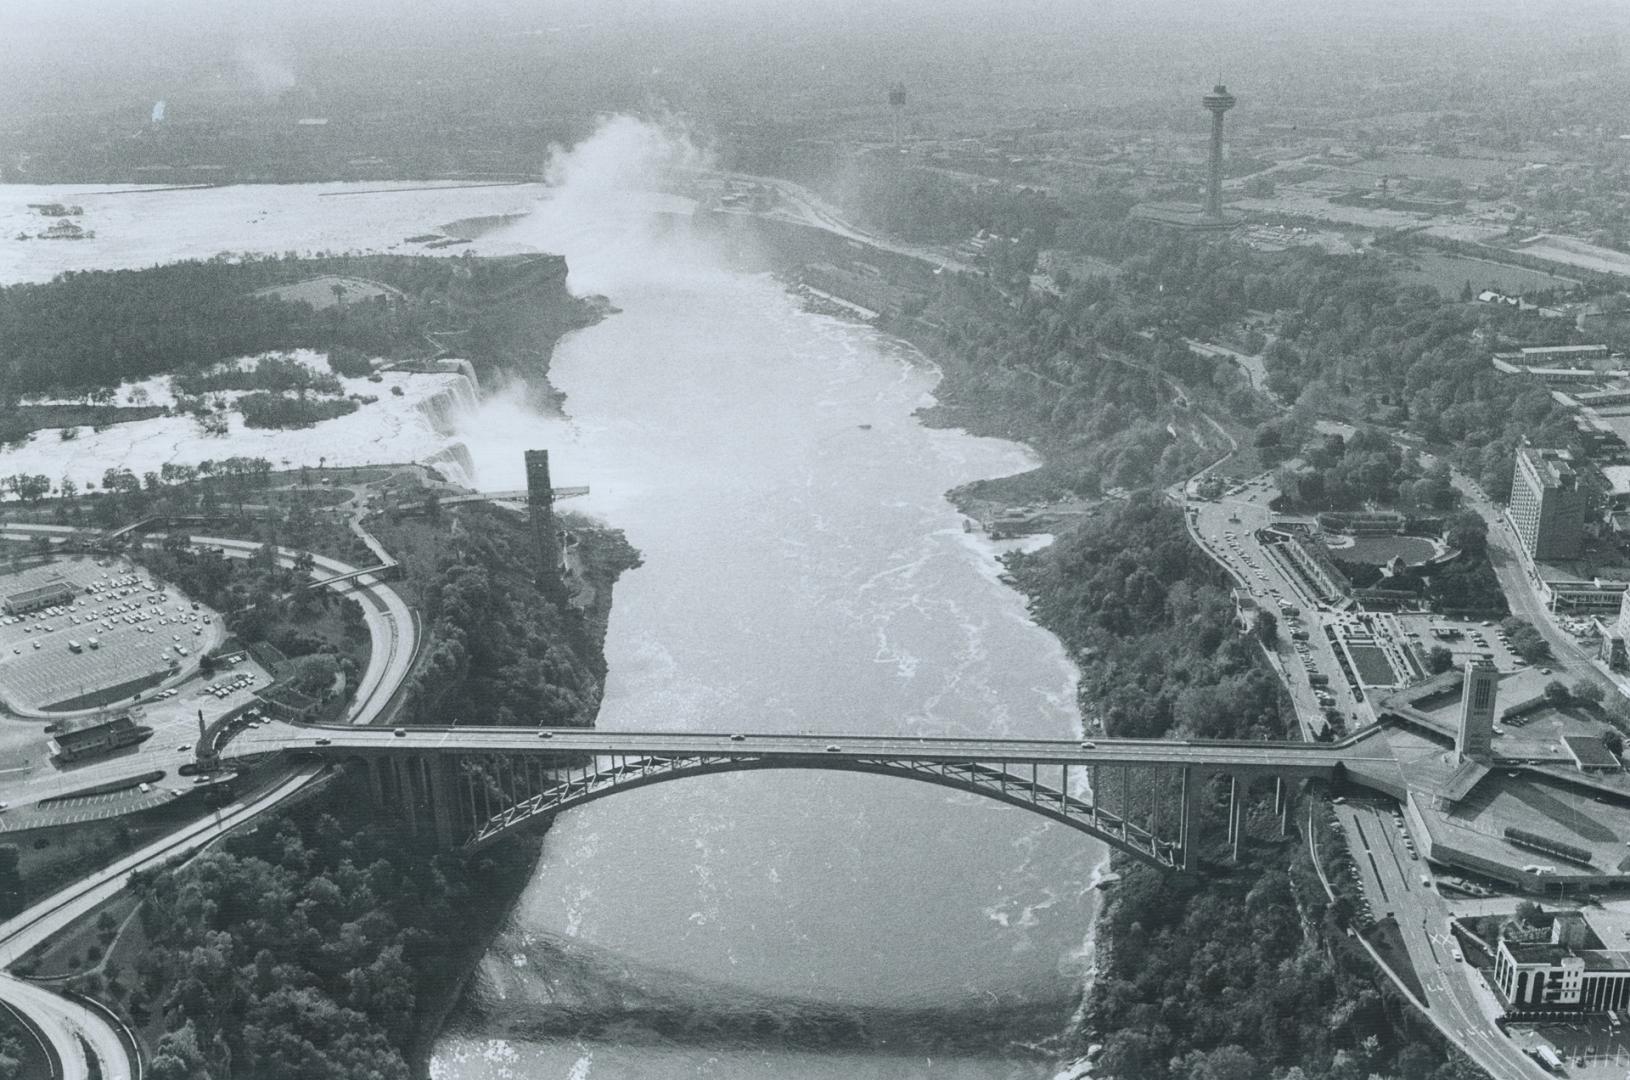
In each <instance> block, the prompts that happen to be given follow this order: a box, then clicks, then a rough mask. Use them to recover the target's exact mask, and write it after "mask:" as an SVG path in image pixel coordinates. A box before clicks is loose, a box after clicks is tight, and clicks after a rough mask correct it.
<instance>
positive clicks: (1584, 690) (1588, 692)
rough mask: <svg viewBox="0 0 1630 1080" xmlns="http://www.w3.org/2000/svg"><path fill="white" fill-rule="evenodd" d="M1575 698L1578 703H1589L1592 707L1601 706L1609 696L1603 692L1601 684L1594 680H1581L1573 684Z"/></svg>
mask: <svg viewBox="0 0 1630 1080" xmlns="http://www.w3.org/2000/svg"><path fill="white" fill-rule="evenodd" d="M1573 696H1574V698H1575V699H1576V700H1578V701H1584V702H1588V703H1590V704H1591V705H1600V704H1601V703H1602V701H1603V699H1604V698H1606V697H1607V694H1606V693H1605V692H1603V690H1602V686H1601V684H1600V683H1598V682H1596V681H1595V680H1593V679H1580V680H1579V681H1578V682H1576V683H1574V684H1573Z"/></svg>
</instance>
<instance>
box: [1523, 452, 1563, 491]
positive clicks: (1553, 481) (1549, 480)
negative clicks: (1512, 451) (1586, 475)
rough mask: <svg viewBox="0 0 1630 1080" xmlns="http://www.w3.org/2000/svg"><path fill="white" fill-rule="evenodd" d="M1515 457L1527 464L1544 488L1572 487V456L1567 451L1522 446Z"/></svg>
mask: <svg viewBox="0 0 1630 1080" xmlns="http://www.w3.org/2000/svg"><path fill="white" fill-rule="evenodd" d="M1517 455H1518V456H1519V457H1521V458H1522V459H1523V460H1525V461H1527V462H1528V464H1529V466H1530V467H1531V468H1532V469H1533V470H1534V472H1535V473H1536V474H1537V475H1538V476H1539V478H1540V480H1541V481H1542V482H1543V483H1544V484H1545V486H1546V487H1561V486H1563V485H1564V484H1566V485H1569V486H1572V485H1573V483H1574V471H1573V454H1572V453H1570V452H1569V451H1567V450H1556V449H1551V448H1541V447H1537V446H1524V447H1520V448H1519V449H1518V450H1517Z"/></svg>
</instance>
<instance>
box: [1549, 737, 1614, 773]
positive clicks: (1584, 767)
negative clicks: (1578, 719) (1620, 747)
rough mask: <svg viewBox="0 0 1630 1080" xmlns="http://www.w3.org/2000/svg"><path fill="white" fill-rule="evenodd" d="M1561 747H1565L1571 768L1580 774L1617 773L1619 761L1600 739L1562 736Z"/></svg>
mask: <svg viewBox="0 0 1630 1080" xmlns="http://www.w3.org/2000/svg"><path fill="white" fill-rule="evenodd" d="M1562 745H1563V746H1565V747H1567V749H1568V756H1569V757H1571V758H1573V766H1574V768H1576V769H1578V770H1579V771H1580V772H1596V773H1609V772H1618V771H1619V767H1620V766H1619V759H1618V758H1616V757H1614V756H1613V751H1611V750H1609V749H1608V748H1607V744H1606V743H1604V742H1603V741H1602V740H1601V739H1598V738H1596V737H1594V736H1591V735H1564V736H1562Z"/></svg>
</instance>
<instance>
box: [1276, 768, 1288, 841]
mask: <svg viewBox="0 0 1630 1080" xmlns="http://www.w3.org/2000/svg"><path fill="white" fill-rule="evenodd" d="M1273 812H1274V813H1276V814H1278V815H1279V835H1280V836H1289V835H1290V792H1288V791H1286V790H1285V778H1284V777H1283V776H1276V777H1274V778H1273Z"/></svg>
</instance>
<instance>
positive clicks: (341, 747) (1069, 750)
mask: <svg viewBox="0 0 1630 1080" xmlns="http://www.w3.org/2000/svg"><path fill="white" fill-rule="evenodd" d="M399 730H401V731H402V734H400V735H396V734H394V733H393V732H392V731H391V730H389V729H386V728H360V727H352V728H321V729H318V728H311V727H297V726H295V725H293V724H268V725H266V726H263V727H259V728H250V729H247V730H245V731H243V732H241V733H239V734H237V735H235V736H234V737H233V738H232V740H231V742H230V743H228V744H227V747H226V749H225V753H226V755H227V756H228V757H243V756H249V755H254V754H266V753H275V752H277V751H281V750H287V749H302V750H309V751H311V752H313V753H314V754H316V755H318V756H320V757H332V758H335V759H341V760H343V759H344V758H346V757H348V756H350V755H352V754H355V753H358V752H371V753H380V752H386V753H391V752H402V753H411V752H424V751H436V750H456V751H460V752H467V753H472V754H480V753H550V754H554V753H561V754H596V755H626V756H630V757H635V756H647V755H661V754H695V753H698V752H701V753H712V754H719V755H724V756H739V757H753V758H763V757H772V758H774V757H785V758H788V759H800V758H810V757H817V758H821V759H823V760H838V761H842V760H855V761H868V760H876V759H880V758H887V759H902V758H904V759H914V760H919V761H941V760H943V761H976V762H981V763H986V764H998V763H1004V762H1005V763H1010V764H1024V765H1028V764H1031V763H1032V762H1035V763H1038V764H1050V765H1086V764H1098V765H1198V766H1210V767H1217V768H1238V769H1241V770H1247V771H1248V770H1261V771H1263V772H1279V773H1284V774H1301V775H1326V774H1328V773H1329V771H1330V769H1331V768H1332V767H1334V766H1335V764H1336V763H1337V762H1339V761H1347V762H1358V761H1369V762H1391V761H1392V760H1393V756H1392V751H1391V749H1390V748H1389V747H1388V746H1387V744H1386V741H1385V740H1383V739H1372V738H1368V737H1367V736H1368V733H1365V734H1364V735H1360V736H1357V737H1354V738H1350V739H1348V740H1346V741H1345V742H1342V743H1336V744H1327V745H1313V744H1309V743H1286V742H1259V743H1244V742H1241V743H1223V742H1204V741H1196V742H1193V743H1186V742H1180V741H1174V740H1169V739H1098V740H1094V741H1091V742H1090V743H1082V742H1077V741H1073V740H1058V739H926V738H921V739H920V738H901V737H898V736H888V735H831V734H826V735H745V736H744V737H743V738H742V739H740V740H737V739H734V738H732V736H731V735H730V734H729V733H717V734H696V733H681V732H668V731H663V732H637V731H600V730H597V729H593V728H554V729H549V731H548V735H547V737H545V738H539V734H538V732H536V731H533V730H517V729H515V728H503V727H469V726H465V725H462V724H461V725H459V726H458V727H452V728H430V727H412V728H403V729H399ZM319 738H321V739H326V740H327V743H326V744H324V745H318V743H317V739H319ZM833 748H836V749H833Z"/></svg>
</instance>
